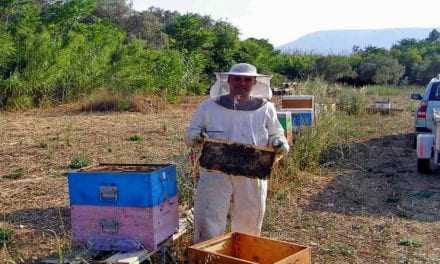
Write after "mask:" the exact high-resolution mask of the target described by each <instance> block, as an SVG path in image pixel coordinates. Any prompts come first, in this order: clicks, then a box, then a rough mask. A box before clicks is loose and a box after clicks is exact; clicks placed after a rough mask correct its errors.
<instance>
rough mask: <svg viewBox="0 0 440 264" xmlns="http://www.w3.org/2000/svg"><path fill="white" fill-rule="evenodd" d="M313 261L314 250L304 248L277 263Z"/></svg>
mask: <svg viewBox="0 0 440 264" xmlns="http://www.w3.org/2000/svg"><path fill="white" fill-rule="evenodd" d="M310 263H312V250H311V249H310V248H306V249H303V250H301V251H299V252H297V253H295V254H293V255H291V256H289V257H287V258H284V259H282V260H280V261H277V262H275V264H310Z"/></svg>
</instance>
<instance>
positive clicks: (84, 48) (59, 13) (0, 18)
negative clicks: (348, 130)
mask: <svg viewBox="0 0 440 264" xmlns="http://www.w3.org/2000/svg"><path fill="white" fill-rule="evenodd" d="M0 14H1V15H0V49H1V50H2V53H1V54H0V108H2V109H5V108H10V109H27V108H30V107H33V106H45V105H51V104H57V103H62V102H67V101H72V100H77V99H80V98H83V97H86V96H89V95H90V94H93V93H94V92H95V91H96V90H98V89H110V90H113V91H117V92H118V93H121V94H123V95H124V96H128V95H133V94H139V93H140V94H155V95H160V96H163V97H165V98H167V99H168V101H171V102H175V101H177V100H178V97H179V96H181V95H185V94H205V93H206V89H207V88H208V87H209V84H211V83H212V81H213V77H214V75H213V72H216V71H226V70H228V68H229V67H230V66H231V65H232V64H234V63H237V62H248V63H251V64H254V65H256V66H257V68H258V71H259V72H262V73H266V74H270V75H273V76H274V78H273V85H274V86H280V85H281V84H282V83H283V82H285V81H289V80H308V79H310V78H315V77H317V76H322V78H323V79H324V80H326V81H330V82H344V83H349V84H354V85H365V84H412V83H416V84H423V85H425V84H426V82H428V81H429V80H430V79H431V78H432V77H434V76H435V75H437V74H438V68H439V65H440V45H438V43H439V41H438V40H439V33H438V31H437V30H433V31H432V32H431V33H430V34H429V36H427V38H426V39H424V40H415V39H404V40H402V41H400V42H399V43H398V44H396V45H394V46H393V47H392V48H391V49H390V50H386V49H383V48H376V47H367V48H364V49H360V48H359V47H354V48H353V52H354V53H353V54H352V55H350V56H346V57H344V56H316V55H308V54H282V53H280V52H279V51H277V50H275V49H274V47H273V45H272V44H271V43H269V41H268V40H266V39H255V38H249V39H246V40H243V41H241V40H239V38H238V36H239V33H240V32H239V30H238V29H237V28H236V27H235V26H234V25H232V24H230V23H228V22H225V21H220V20H219V21H216V20H213V19H212V18H211V17H209V16H202V15H199V14H184V15H182V14H179V13H177V12H172V11H167V10H162V9H159V8H150V9H148V10H145V11H142V12H136V11H134V10H130V6H129V5H128V4H127V3H126V1H124V0H70V1H46V0H41V1H19V0H10V1H3V4H2V5H1V6H0ZM315 92H316V91H315ZM320 94H325V92H320ZM122 108H124V107H122Z"/></svg>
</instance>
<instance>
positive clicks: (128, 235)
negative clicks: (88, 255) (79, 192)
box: [71, 196, 179, 251]
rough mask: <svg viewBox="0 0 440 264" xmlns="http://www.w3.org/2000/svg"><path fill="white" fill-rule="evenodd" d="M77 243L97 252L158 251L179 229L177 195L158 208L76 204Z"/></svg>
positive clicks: (74, 229)
mask: <svg viewBox="0 0 440 264" xmlns="http://www.w3.org/2000/svg"><path fill="white" fill-rule="evenodd" d="M71 219H72V220H71V221H72V238H73V241H74V243H75V244H78V245H88V246H89V247H91V248H93V249H95V250H118V251H130V250H134V249H141V248H145V249H147V250H150V251H152V250H155V249H157V248H158V245H159V244H160V243H162V242H163V241H165V240H166V239H167V238H169V237H170V236H172V235H173V234H174V233H175V232H176V231H177V229H178V227H179V217H178V212H177V196H175V197H173V198H170V199H168V200H166V201H164V202H163V203H162V204H159V205H157V206H154V207H149V208H141V207H113V206H91V205H72V206H71Z"/></svg>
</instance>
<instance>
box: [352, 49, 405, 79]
mask: <svg viewBox="0 0 440 264" xmlns="http://www.w3.org/2000/svg"><path fill="white" fill-rule="evenodd" d="M404 71H405V67H404V66H402V65H400V64H399V62H398V61H397V60H396V59H394V58H391V57H389V56H384V55H379V54H375V55H370V56H369V57H368V58H366V59H365V60H364V61H363V62H362V63H361V64H360V65H359V68H358V72H357V73H358V76H359V79H360V80H361V81H362V82H365V83H375V84H397V82H398V81H399V80H400V78H401V77H402V76H403V73H404Z"/></svg>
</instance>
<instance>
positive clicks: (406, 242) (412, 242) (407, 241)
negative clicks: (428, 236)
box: [399, 238, 423, 248]
mask: <svg viewBox="0 0 440 264" xmlns="http://www.w3.org/2000/svg"><path fill="white" fill-rule="evenodd" d="M399 245H400V246H406V247H416V248H419V247H422V246H423V242H422V241H419V240H417V239H414V238H404V239H401V240H400V241H399Z"/></svg>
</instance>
